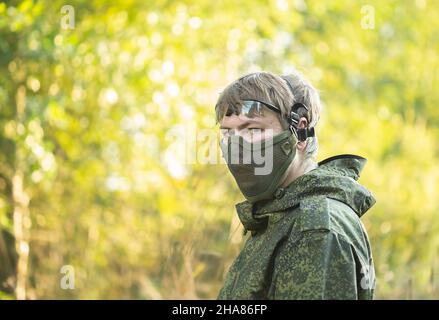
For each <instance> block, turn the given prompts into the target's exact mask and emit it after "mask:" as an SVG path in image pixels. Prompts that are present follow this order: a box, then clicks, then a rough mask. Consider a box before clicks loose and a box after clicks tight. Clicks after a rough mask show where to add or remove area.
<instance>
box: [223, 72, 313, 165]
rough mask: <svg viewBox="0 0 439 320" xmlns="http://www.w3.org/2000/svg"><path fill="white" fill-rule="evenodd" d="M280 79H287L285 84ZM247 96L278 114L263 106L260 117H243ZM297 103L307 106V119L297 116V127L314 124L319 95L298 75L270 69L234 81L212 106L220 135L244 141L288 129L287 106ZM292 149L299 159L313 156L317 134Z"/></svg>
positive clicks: (289, 108)
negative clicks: (273, 107) (279, 73)
mask: <svg viewBox="0 0 439 320" xmlns="http://www.w3.org/2000/svg"><path fill="white" fill-rule="evenodd" d="M284 78H288V80H289V84H288V83H287V81H286V80H285V79H284ZM289 85H291V88H290V87H289ZM247 99H254V100H258V101H262V102H267V103H269V104H271V105H273V106H275V107H276V108H278V109H279V110H280V113H278V112H275V111H273V110H270V109H269V108H263V110H262V114H261V115H260V116H258V115H255V116H253V117H249V116H244V115H243V114H242V113H241V111H242V110H241V108H242V105H243V101H244V100H247ZM297 102H300V103H303V104H304V105H306V106H307V107H308V108H309V119H306V118H305V117H301V118H300V120H299V123H298V128H304V127H315V126H316V125H317V123H318V120H319V117H320V110H321V105H320V98H319V94H318V92H317V90H316V89H315V88H314V87H313V86H312V85H311V84H310V83H309V82H308V81H307V80H306V79H305V78H304V77H303V76H302V74H300V73H299V72H297V71H294V72H293V73H291V74H289V75H286V76H282V77H280V76H278V75H275V74H273V73H270V72H255V73H250V74H247V75H245V76H243V77H241V78H239V79H237V80H235V81H234V82H232V83H231V84H229V85H228V86H227V87H226V88H225V89H224V91H223V92H221V94H220V97H219V99H218V101H217V104H216V106H215V111H216V121H217V123H219V124H220V130H221V133H222V134H223V135H226V136H230V135H241V136H243V138H245V139H246V140H253V141H255V140H258V139H261V138H267V136H266V135H264V131H265V130H267V129H271V130H272V132H273V134H274V135H276V134H278V133H281V132H282V131H284V130H288V126H289V124H288V121H287V117H288V115H289V113H290V111H291V106H292V105H293V104H294V103H297ZM308 120H309V121H308ZM258 129H259V130H258ZM296 152H297V154H298V155H299V156H300V158H301V159H303V160H306V159H310V158H311V159H315V158H316V156H317V152H318V140H317V137H316V136H314V137H309V138H308V139H307V140H306V141H303V142H298V143H297V146H296Z"/></svg>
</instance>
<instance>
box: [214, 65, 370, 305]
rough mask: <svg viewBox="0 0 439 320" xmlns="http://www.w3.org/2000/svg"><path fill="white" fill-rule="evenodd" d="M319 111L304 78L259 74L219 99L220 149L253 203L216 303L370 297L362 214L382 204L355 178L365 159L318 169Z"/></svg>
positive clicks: (245, 206) (342, 159) (244, 211)
mask: <svg viewBox="0 0 439 320" xmlns="http://www.w3.org/2000/svg"><path fill="white" fill-rule="evenodd" d="M320 108H321V107H320V99H319V96H318V93H317V91H316V90H315V89H314V88H313V87H312V86H311V85H310V84H309V83H308V82H307V81H306V80H305V79H304V78H303V77H302V75H301V74H299V73H297V72H295V73H293V74H291V75H289V76H283V77H280V76H277V75H274V74H271V73H268V72H257V73H252V74H249V75H246V76H244V77H242V78H240V79H238V80H236V81H235V82H233V83H232V84H230V85H229V86H228V87H227V88H226V89H225V90H224V91H223V92H222V93H221V95H220V97H219V100H218V102H217V104H216V107H215V109H216V116H217V121H218V122H219V123H220V126H221V135H222V138H221V143H220V145H221V149H222V153H223V156H224V158H225V160H226V162H227V165H228V167H229V170H230V171H231V173H232V175H233V176H234V178H235V180H236V182H237V184H238V186H239V188H240V190H241V191H242V193H243V195H244V196H245V197H246V199H247V200H246V201H244V202H242V203H239V204H237V205H236V209H237V213H238V215H239V218H240V220H241V222H242V224H243V226H244V228H245V232H247V231H250V232H251V235H250V236H249V238H248V239H247V241H246V243H245V245H244V248H243V249H242V251H241V253H240V254H239V256H238V257H237V258H236V260H235V261H234V263H233V264H232V266H231V267H230V269H229V271H228V274H227V276H226V279H225V283H224V286H223V288H222V289H221V291H220V293H219V297H218V298H219V299H372V298H373V292H374V286H375V273H374V266H373V261H372V254H371V249H370V244H369V240H368V237H367V234H366V231H365V229H364V226H363V224H362V223H361V221H360V217H361V216H362V215H363V214H364V213H365V212H366V211H367V210H368V209H369V208H370V207H372V206H373V205H374V203H375V199H374V198H373V196H372V195H371V193H370V192H369V191H368V190H367V189H366V188H364V187H363V186H361V185H360V184H359V183H358V182H357V181H356V180H357V179H358V177H359V174H360V171H361V170H362V168H363V166H364V164H365V162H366V159H364V158H362V157H359V156H355V155H339V156H335V157H331V158H328V159H326V160H323V161H321V162H319V163H316V161H315V158H316V155H317V149H318V143H317V137H316V133H315V130H314V127H315V126H316V124H317V122H318V120H319V114H320ZM261 150H263V152H262V151H261ZM249 154H250V156H251V157H248V155H249ZM257 154H259V157H256V155H257ZM261 159H262V160H264V163H262V161H261ZM264 167H265V168H264ZM258 170H259V171H258Z"/></svg>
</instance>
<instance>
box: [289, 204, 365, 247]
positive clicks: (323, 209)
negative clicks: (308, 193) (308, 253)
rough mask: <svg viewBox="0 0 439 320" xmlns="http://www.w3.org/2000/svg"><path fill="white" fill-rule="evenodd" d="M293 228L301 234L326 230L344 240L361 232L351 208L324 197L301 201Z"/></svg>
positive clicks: (356, 217) (357, 219) (359, 224)
mask: <svg viewBox="0 0 439 320" xmlns="http://www.w3.org/2000/svg"><path fill="white" fill-rule="evenodd" d="M295 227H296V228H295V229H297V230H298V231H301V232H305V231H311V230H328V231H332V232H335V233H337V234H339V235H341V236H344V237H345V238H346V239H350V238H351V237H352V235H353V234H355V233H358V232H360V233H361V231H362V226H361V222H360V218H359V217H358V216H357V214H356V213H355V212H354V210H352V208H350V207H349V206H348V205H347V204H345V203H343V202H341V201H338V200H335V199H332V198H328V197H326V196H315V197H309V198H306V199H304V200H303V201H301V202H300V207H299V215H298V217H297V220H296V226H295ZM349 242H350V241H349Z"/></svg>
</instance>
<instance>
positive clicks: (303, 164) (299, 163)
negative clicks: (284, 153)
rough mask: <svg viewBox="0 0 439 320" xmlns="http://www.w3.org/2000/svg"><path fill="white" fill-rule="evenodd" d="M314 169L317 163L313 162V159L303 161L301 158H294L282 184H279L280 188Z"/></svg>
mask: <svg viewBox="0 0 439 320" xmlns="http://www.w3.org/2000/svg"><path fill="white" fill-rule="evenodd" d="M315 168H317V163H316V162H315V161H314V160H313V158H307V159H304V158H303V157H302V156H298V157H295V158H294V160H293V162H291V165H290V167H289V168H288V171H287V172H288V173H287V176H286V178H285V180H284V182H283V183H282V184H281V187H282V188H285V187H287V186H288V185H290V184H291V182H293V181H294V180H296V179H297V178H298V177H300V176H301V175H304V174H305V173H307V172H309V171H311V170H312V169H315Z"/></svg>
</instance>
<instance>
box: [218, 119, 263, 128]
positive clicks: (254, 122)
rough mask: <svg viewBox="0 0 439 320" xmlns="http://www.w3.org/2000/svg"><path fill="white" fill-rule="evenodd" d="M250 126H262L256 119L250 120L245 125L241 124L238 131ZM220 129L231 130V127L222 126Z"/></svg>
mask: <svg viewBox="0 0 439 320" xmlns="http://www.w3.org/2000/svg"><path fill="white" fill-rule="evenodd" d="M250 124H260V125H262V122H261V121H257V120H256V119H249V120H246V121H245V122H244V123H243V124H240V125H239V126H237V128H238V129H242V128H245V127H247V126H249V125H250ZM220 129H231V128H229V127H225V126H220Z"/></svg>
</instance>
